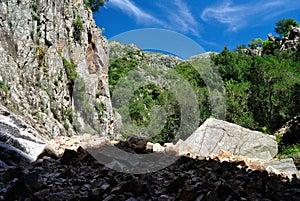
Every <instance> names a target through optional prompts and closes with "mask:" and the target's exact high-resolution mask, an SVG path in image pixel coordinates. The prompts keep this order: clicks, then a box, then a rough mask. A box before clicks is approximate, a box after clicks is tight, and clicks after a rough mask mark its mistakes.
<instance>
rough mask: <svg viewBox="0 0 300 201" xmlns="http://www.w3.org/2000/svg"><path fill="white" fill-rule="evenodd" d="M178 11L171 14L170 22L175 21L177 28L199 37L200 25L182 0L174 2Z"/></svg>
mask: <svg viewBox="0 0 300 201" xmlns="http://www.w3.org/2000/svg"><path fill="white" fill-rule="evenodd" d="M174 5H175V6H176V10H175V12H174V10H173V12H172V13H169V16H170V17H169V19H170V21H174V23H176V24H177V27H178V28H180V30H181V31H183V32H184V33H192V34H193V35H198V28H199V24H198V22H197V21H196V20H195V18H194V16H193V15H192V13H191V11H190V9H189V8H188V6H187V5H186V3H185V2H183V1H182V0H174Z"/></svg>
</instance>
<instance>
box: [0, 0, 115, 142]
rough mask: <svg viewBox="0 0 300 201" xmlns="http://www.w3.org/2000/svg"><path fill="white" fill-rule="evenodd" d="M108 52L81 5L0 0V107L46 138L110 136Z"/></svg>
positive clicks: (61, 0)
mask: <svg viewBox="0 0 300 201" xmlns="http://www.w3.org/2000/svg"><path fill="white" fill-rule="evenodd" d="M108 52H109V47H108V44H107V41H106V39H105V38H104V37H102V34H101V30H100V29H99V28H98V27H97V26H96V25H95V22H94V19H93V15H92V12H91V10H89V9H87V8H86V6H85V4H84V1H82V0H52V1H49V0H23V1H20V0H9V1H8V0H1V1H0V88H1V90H0V95H1V97H0V98H1V101H0V102H1V104H3V105H5V106H6V107H7V108H9V110H10V111H13V112H14V113H16V114H19V115H21V116H23V117H24V120H25V121H26V122H27V123H28V124H30V125H31V126H33V127H34V128H36V129H37V130H38V131H39V133H40V134H41V135H42V136H43V137H44V138H45V139H49V138H51V137H54V136H57V135H72V134H74V133H75V132H79V131H80V132H81V131H82V132H89V133H91V130H92V131H97V133H101V134H102V135H109V134H111V133H112V123H113V119H112V118H113V117H112V109H111V101H110V94H109V88H108V79H107V74H108V66H107V65H108ZM95 124H97V126H95ZM87 129H88V131H87Z"/></svg>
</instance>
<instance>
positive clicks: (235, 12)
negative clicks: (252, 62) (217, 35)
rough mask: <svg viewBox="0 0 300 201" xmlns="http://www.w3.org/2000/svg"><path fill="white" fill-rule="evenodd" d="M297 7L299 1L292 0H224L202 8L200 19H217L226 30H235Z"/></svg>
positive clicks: (299, 4) (207, 20) (299, 5)
mask: <svg viewBox="0 0 300 201" xmlns="http://www.w3.org/2000/svg"><path fill="white" fill-rule="evenodd" d="M297 2H298V1H297ZM299 7H300V3H299V2H298V3H295V1H294V0H288V1H279V0H277V1H274V0H264V1H256V2H255V3H253V2H251V3H247V4H233V3H232V1H231V0H226V1H224V2H223V3H222V4H218V5H216V6H212V7H208V8H206V9H204V10H203V12H202V13H201V19H202V20H203V21H206V22H209V21H217V22H219V23H222V24H226V25H227V26H228V28H227V31H237V30H239V29H241V28H243V27H246V26H249V23H250V22H251V23H255V20H258V21H257V23H258V22H259V21H263V20H267V19H271V18H274V17H276V16H278V15H280V14H282V13H284V12H287V11H291V10H297V9H299ZM253 21H254V22H253Z"/></svg>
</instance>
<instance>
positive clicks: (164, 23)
mask: <svg viewBox="0 0 300 201" xmlns="http://www.w3.org/2000/svg"><path fill="white" fill-rule="evenodd" d="M107 5H108V6H111V7H114V8H118V9H120V10H121V11H122V12H124V13H126V14H127V15H129V16H133V17H134V18H135V19H136V21H137V22H138V23H142V24H147V25H159V26H161V27H162V28H166V29H171V30H174V31H179V32H182V33H185V34H193V35H196V36H197V35H198V28H199V24H198V22H197V20H196V19H195V18H194V16H193V15H192V12H191V11H190V9H189V7H188V6H187V4H186V3H185V2H184V1H183V0H174V1H171V2H170V3H168V7H167V6H166V4H165V3H163V4H159V3H155V4H153V5H154V6H156V7H155V8H156V9H155V12H152V13H150V12H147V11H145V10H144V9H143V8H142V7H139V6H138V5H137V4H135V3H134V1H133V0H109V2H108V3H107ZM152 11H153V10H152Z"/></svg>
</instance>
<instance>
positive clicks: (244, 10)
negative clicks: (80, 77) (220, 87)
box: [94, 0, 300, 52]
mask: <svg viewBox="0 0 300 201" xmlns="http://www.w3.org/2000/svg"><path fill="white" fill-rule="evenodd" d="M94 18H95V21H96V24H97V25H98V26H99V27H101V28H104V29H105V30H104V33H103V34H104V35H105V36H106V37H107V38H108V39H109V38H111V37H113V36H116V35H118V34H121V33H124V32H127V31H131V30H135V29H142V28H160V29H167V30H170V31H175V32H178V33H180V34H183V35H185V36H187V37H188V38H190V39H192V40H194V41H195V42H196V43H198V44H199V45H200V46H201V47H203V49H204V50H205V51H215V52H220V51H222V49H223V48H224V46H225V45H227V46H228V47H229V49H231V50H232V49H234V48H235V47H236V46H237V45H240V44H248V43H249V42H250V41H251V39H252V38H262V39H266V38H267V34H268V33H270V32H271V33H273V34H274V35H275V32H274V27H275V23H276V21H278V20H279V19H282V18H293V19H295V20H296V21H297V22H299V23H300V1H299V0H282V1H278V0H256V1H249V0H248V1H245V0H223V1H217V0H109V2H107V3H106V4H105V6H104V7H101V8H100V9H99V11H98V12H96V13H94ZM137 45H138V44H137Z"/></svg>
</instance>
